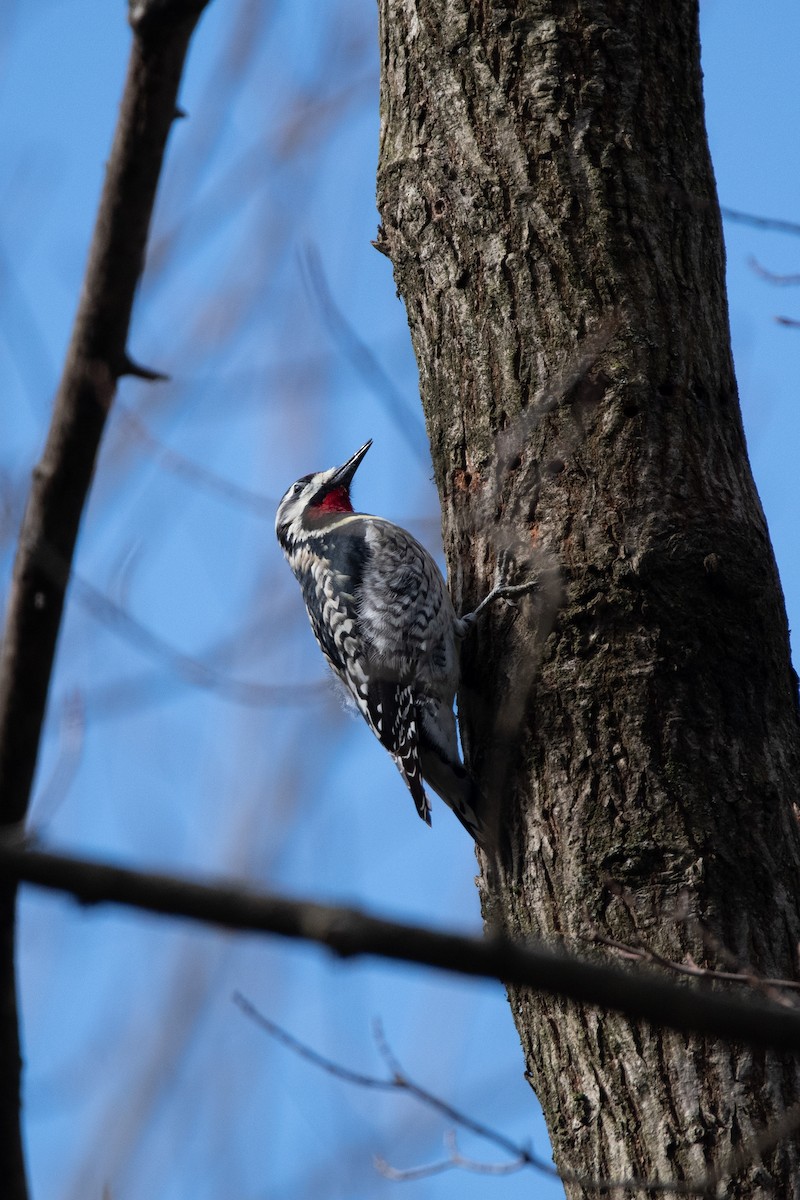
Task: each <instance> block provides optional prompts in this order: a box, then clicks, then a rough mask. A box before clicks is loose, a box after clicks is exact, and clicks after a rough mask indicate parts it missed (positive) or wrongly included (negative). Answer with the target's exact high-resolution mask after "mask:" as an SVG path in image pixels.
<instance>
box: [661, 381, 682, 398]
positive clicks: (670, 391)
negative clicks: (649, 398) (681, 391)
mask: <svg viewBox="0 0 800 1200" xmlns="http://www.w3.org/2000/svg"><path fill="white" fill-rule="evenodd" d="M677 390H678V388H677V386H676V385H675V384H674V383H662V384H661V385H660V387H659V388H658V394H659V396H664V397H665V398H667V399H669V397H670V396H674V395H675V393H676V392H677Z"/></svg>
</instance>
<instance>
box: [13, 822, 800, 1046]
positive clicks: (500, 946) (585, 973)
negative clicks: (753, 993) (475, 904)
mask: <svg viewBox="0 0 800 1200" xmlns="http://www.w3.org/2000/svg"><path fill="white" fill-rule="evenodd" d="M0 872H2V873H4V875H5V880H6V882H9V881H11V880H20V881H22V880H24V881H27V882H28V883H33V884H35V885H37V886H38V887H43V888H48V889H50V890H54V891H60V892H67V893H68V894H70V895H72V896H75V897H76V898H77V899H78V900H80V901H81V903H83V904H122V905H125V906H127V907H129V908H137V909H142V910H144V911H147V912H152V913H160V914H162V915H165V916H172V917H183V918H185V919H188V920H191V921H199V922H201V923H203V924H208V925H218V926H220V927H222V928H225V929H239V930H246V931H249V932H260V933H270V934H275V935H277V936H279V937H285V938H290V939H293V940H301V941H310V942H316V943H317V944H318V945H321V946H326V947H327V948H328V949H329V950H331V951H333V953H335V954H337V955H339V956H340V957H342V958H352V957H356V956H359V955H367V956H375V957H379V958H388V959H393V960H395V961H398V962H410V963H416V964H418V965H420V966H427V967H435V968H436V969H438V970H443V971H452V972H454V973H456V974H459V975H466V976H470V977H472V978H476V979H498V980H500V981H502V982H503V983H506V984H515V985H517V986H522V987H530V988H534V989H535V990H536V991H540V992H545V993H547V994H549V995H556V996H561V997H562V998H563V999H565V1000H571V1001H574V1002H576V1003H579V1004H589V1005H594V1006H597V1007H599V1008H607V1009H611V1010H613V1011H615V1012H621V1013H624V1014H625V1015H626V1016H628V1017H629V1018H630V1019H631V1020H635V1021H639V1020H643V1021H649V1022H652V1023H653V1024H656V1025H658V1026H660V1027H663V1028H667V1029H675V1030H679V1031H680V1032H683V1033H698V1034H703V1035H706V1036H708V1037H712V1038H718V1039H720V1040H722V1041H741V1042H744V1043H746V1044H748V1045H751V1046H764V1047H771V1048H772V1049H774V1050H780V1051H783V1052H785V1053H792V1054H798V1053H800V1013H797V1012H795V1011H794V1010H793V1009H785V1008H781V1007H780V1006H778V1005H774V1004H765V1003H763V1002H760V1003H753V1002H752V1001H750V1002H748V1003H745V1002H743V1001H742V1000H740V999H738V998H737V999H734V998H732V997H730V996H727V995H723V994H720V993H718V992H712V993H706V992H703V991H700V990H698V989H696V988H690V987H685V986H684V987H681V986H676V985H674V984H672V983H667V982H665V981H664V980H663V979H660V978H657V977H654V976H652V975H650V974H645V973H644V972H634V971H628V970H623V969H621V968H619V967H616V966H610V965H606V964H603V965H600V964H598V963H592V962H586V961H583V960H581V959H579V958H576V957H574V956H571V955H567V954H564V953H559V952H557V951H554V950H551V949H549V948H545V947H543V946H541V945H539V944H538V943H536V942H533V941H525V942H512V941H509V940H508V939H506V938H503V937H489V938H483V937H475V936H470V935H468V934H456V933H441V932H439V931H436V930H432V929H426V928H424V927H422V926H419V925H409V924H405V923H401V922H398V921H389V920H384V919H382V918H380V917H374V916H371V915H370V914H368V913H365V912H362V911H360V910H358V909H354V908H345V907H340V906H337V905H331V904H318V903H316V902H314V901H310V900H289V899H286V898H285V897H283V896H278V895H272V894H270V893H267V892H259V891H255V890H254V889H251V888H247V887H242V886H241V885H239V884H235V883H230V882H224V881H223V882H217V883H208V882H204V881H200V880H198V879H194V878H190V877H186V876H173V875H164V874H157V873H153V872H146V871H136V870H132V869H131V868H126V867H115V866H110V865H107V864H105V863H99V862H92V861H90V860H87V859H80V858H74V857H70V856H68V855H64V854H55V853H52V852H48V851H44V850H37V849H30V848H29V847H28V846H27V845H26V843H25V842H24V841H23V840H21V839H19V838H16V839H8V838H6V839H4V840H3V839H0ZM0 878H2V875H0Z"/></svg>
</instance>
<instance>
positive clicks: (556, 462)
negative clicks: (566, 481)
mask: <svg viewBox="0 0 800 1200" xmlns="http://www.w3.org/2000/svg"><path fill="white" fill-rule="evenodd" d="M546 470H547V474H548V475H550V476H551V477H555V476H556V475H560V474H561V472H562V471H563V470H564V463H563V462H562V460H561V459H560V458H554V459H552V461H551V462H549V463H548V464H547V467H546Z"/></svg>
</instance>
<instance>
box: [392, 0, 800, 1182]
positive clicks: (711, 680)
mask: <svg viewBox="0 0 800 1200" xmlns="http://www.w3.org/2000/svg"><path fill="white" fill-rule="evenodd" d="M380 9H381V41H382V67H383V73H382V91H381V102H382V124H381V149H380V165H379V176H378V195H379V206H380V211H381V215H382V220H383V226H382V229H381V230H380V232H379V242H378V246H379V248H380V249H382V250H384V251H385V252H386V253H387V254H389V256H390V257H391V259H392V261H393V264H394V270H395V278H396V281H397V285H398V288H399V290H400V293H401V294H402V296H403V297H404V299H405V302H406V305H407V309H408V315H409V324H410V326H411V335H412V340H413V343H414V348H415V351H416V355H417V360H418V363H419V371H420V383H421V392H422V401H423V405H424V408H425V414H426V419H427V423H428V432H429V435H430V441H431V447H432V453H433V461H434V468H435V473H436V481H437V485H438V488H439V493H440V496H441V500H442V508H443V514H444V539H445V549H446V554H447V559H448V563H449V566H450V576H451V585H452V587H453V592H454V596H455V599H456V601H457V605H458V603H460V604H461V606H462V609H466V608H468V607H470V606H472V605H473V604H474V602H475V601H476V600H477V599H479V598H480V597H481V596H482V595H483V594H485V592H486V591H487V590H488V587H489V586H490V584H491V583H492V582H493V578H494V574H495V571H496V569H497V568H498V567H499V568H500V569H501V570H502V571H503V572H504V573H505V574H506V575H507V576H508V577H509V578H510V579H511V581H519V580H520V579H523V578H525V577H526V576H527V575H529V574H531V573H533V574H535V575H536V576H537V577H538V578H539V579H540V581H541V584H542V586H541V588H540V591H539V592H538V594H537V595H536V596H535V597H533V598H532V599H531V600H527V601H524V602H523V603H522V604H521V605H520V607H519V609H518V611H517V612H516V613H514V612H513V611H512V610H511V609H509V608H508V607H507V606H506V607H504V606H502V605H498V606H496V607H495V609H494V610H493V611H492V612H491V613H490V615H489V617H487V619H486V620H485V621H484V622H483V623H482V624H481V625H480V627H479V629H478V631H477V634H476V635H475V637H474V639H473V641H472V642H471V643H470V644H469V645H468V647H467V650H466V653H465V662H464V688H463V690H462V694H461V697H460V705H461V716H462V727H463V733H464V740H465V745H466V748H467V751H468V753H469V757H470V759H471V762H472V766H473V769H474V770H475V771H476V773H477V775H478V777H479V779H480V781H481V784H482V786H483V788H484V791H485V794H486V796H487V798H488V801H489V802H491V806H492V812H493V814H494V816H495V819H496V823H497V829H498V845H499V848H498V852H497V856H496V859H495V860H494V861H492V862H488V861H486V860H484V861H483V872H482V878H481V893H482V900H483V908H484V916H485V918H486V920H487V922H488V923H491V924H492V925H494V926H499V927H501V928H505V929H507V930H508V931H509V932H510V933H512V934H514V935H529V934H533V935H535V936H536V937H540V938H544V939H546V940H549V941H556V942H557V943H558V944H561V945H564V946H565V947H566V948H567V949H570V950H578V951H580V952H583V953H590V952H591V953H595V954H600V953H608V951H605V950H602V949H601V947H600V943H599V937H598V935H599V936H601V937H607V938H614V939H617V940H620V941H623V942H626V943H632V942H635V941H636V940H637V939H641V941H642V942H643V943H645V944H646V945H647V946H649V947H651V948H652V949H653V950H655V951H657V952H658V953H659V954H662V955H665V956H666V957H668V958H670V959H677V960H684V959H686V957H687V955H692V956H693V957H694V959H695V960H697V961H698V962H702V963H704V964H707V965H709V966H714V967H718V968H730V965H731V960H736V961H737V962H738V963H740V964H742V965H744V966H745V967H746V968H752V969H753V970H754V971H757V972H758V973H760V974H764V975H770V976H781V977H785V976H788V977H792V978H794V977H795V975H796V971H797V963H796V961H795V951H796V947H797V946H798V942H800V906H799V905H798V887H797V880H798V878H800V840H799V839H798V832H797V827H796V821H795V816H794V812H793V802H794V801H795V797H796V794H797V784H796V781H797V780H798V779H800V735H799V730H798V711H797V698H796V686H795V677H794V675H793V672H792V668H791V664H790V658H789V645H788V631H787V626H786V617H785V612H784V606H783V598H782V595H781V589H780V584H779V580H778V576H777V572H776V568H775V563H774V560H773V556H772V551H771V547H770V543H769V538H768V534H767V529H766V525H765V520H764V516H763V513H762V510H761V506H760V504H759V500H758V496H757V493H756V491H755V486H754V483H753V480H752V476H751V473H750V467H749V464H748V460H747V451H746V447H745V440H744V434H743V430H742V424H741V417H740V412H739V406H738V398H737V392H736V383H735V379H734V373H733V366H732V362H731V354H730V347H729V334H728V322H727V309H726V301H725V292H724V253H723V246H722V233H721V226H720V217H719V210H718V205H717V198H716V192H715V186H714V179H713V175H712V171H711V165H710V161H709V155H708V148H707V144H706V136H705V131H704V125H703V103H702V91H701V73H700V65H699V40H698V29H697V5H696V3H695V0H673V3H665V4H658V5H653V4H650V3H647V2H646V0H631V2H630V3H628V4H620V3H614V2H613V0H585V2H583V3H581V4H580V5H577V4H573V5H562V4H558V3H555V2H554V0H544V2H541V3H534V2H530V3H529V4H528V5H527V6H524V5H521V4H520V5H512V4H500V3H498V4H495V5H490V4H488V3H485V2H482V3H471V2H470V0H448V3H446V4H444V5H443V4H441V2H440V0H418V2H417V3H416V4H408V3H401V2H400V0H381V2H380ZM695 986H696V985H695ZM510 1000H511V1004H512V1009H513V1013H514V1019H515V1020H516V1022H517V1026H518V1029H519V1033H520V1037H521V1040H522V1044H523V1047H524V1050H525V1055H526V1060H527V1072H528V1077H529V1079H530V1081H531V1083H532V1085H533V1087H534V1088H535V1090H536V1092H537V1094H538V1096H539V1099H540V1101H541V1103H542V1105H543V1108H544V1111H545V1116H546V1118H547V1120H548V1124H549V1127H550V1132H551V1136H552V1140H553V1146H554V1151H555V1157H556V1161H557V1164H558V1166H559V1168H560V1169H561V1170H562V1172H570V1171H571V1172H576V1173H579V1174H581V1175H583V1176H590V1177H593V1178H597V1177H599V1176H605V1177H621V1176H631V1175H635V1176H638V1177H645V1178H648V1179H653V1178H660V1179H686V1178H697V1177H699V1176H702V1175H703V1174H704V1173H705V1172H706V1171H708V1170H709V1169H717V1170H721V1171H723V1172H725V1171H726V1167H729V1166H730V1156H731V1154H733V1153H735V1152H737V1150H740V1149H741V1147H742V1146H743V1144H745V1143H747V1142H748V1140H749V1139H750V1138H752V1137H753V1136H754V1135H756V1134H757V1133H758V1132H760V1131H761V1130H762V1129H763V1128H764V1127H766V1126H769V1125H770V1123H772V1122H774V1121H775V1119H776V1118H777V1117H778V1116H779V1115H780V1114H781V1113H782V1112H783V1111H784V1110H785V1108H786V1106H787V1105H788V1104H790V1103H792V1102H794V1101H796V1100H797V1099H798V1097H800V1087H799V1086H798V1083H799V1080H798V1070H797V1064H796V1063H795V1062H794V1061H793V1060H792V1061H780V1060H779V1059H777V1058H776V1057H774V1056H770V1055H761V1054H755V1053H753V1052H751V1051H743V1050H740V1049H738V1048H736V1047H731V1046H729V1045H720V1044H717V1043H713V1042H709V1041H703V1040H694V1041H687V1040H686V1039H684V1038H680V1037H678V1036H674V1035H672V1034H668V1033H665V1032H663V1031H660V1030H658V1029H653V1028H650V1027H645V1026H636V1025H632V1024H631V1023H630V1022H627V1021H625V1020H624V1019H622V1018H620V1017H617V1016H614V1015H608V1014H603V1013H598V1012H596V1011H594V1010H586V1009H581V1008H578V1007H576V1006H572V1005H567V1004H560V1003H557V1002H553V1001H550V1000H547V999H544V998H542V997H541V996H538V995H532V994H530V993H528V992H523V991H516V992H512V993H511V995H510ZM799 1155H800V1147H799V1146H798V1142H797V1140H796V1139H789V1140H787V1141H784V1142H783V1143H782V1144H781V1145H779V1146H778V1147H777V1148H775V1149H771V1150H769V1151H765V1152H764V1154H763V1161H757V1162H755V1163H751V1164H750V1165H749V1166H748V1167H746V1168H745V1169H744V1170H741V1171H740V1172H739V1174H738V1176H737V1177H736V1178H735V1179H734V1180H732V1181H731V1182H730V1184H729V1185H728V1188H727V1190H726V1192H725V1194H726V1195H728V1196H730V1197H742V1198H744V1197H747V1198H748V1200H752V1198H753V1197H761V1196H762V1195H763V1196H767V1195H770V1196H773V1195H780V1196H786V1197H789V1196H797V1195H800V1171H799V1170H798V1157H799ZM773 1189H774V1190H773ZM567 1194H568V1195H569V1196H570V1197H579V1196H583V1195H589V1194H590V1190H589V1189H587V1188H584V1187H582V1186H579V1185H578V1184H575V1183H572V1184H568V1185H567ZM638 1194H644V1193H643V1192H640V1193H638Z"/></svg>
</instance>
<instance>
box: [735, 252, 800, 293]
mask: <svg viewBox="0 0 800 1200" xmlns="http://www.w3.org/2000/svg"><path fill="white" fill-rule="evenodd" d="M747 265H748V266H749V267H750V269H751V271H754V272H755V274H756V275H758V276H760V278H761V279H765V280H766V281H767V283H775V284H778V285H779V286H780V287H797V285H798V284H800V275H797V274H794V275H780V274H777V273H776V272H775V271H769V270H768V269H767V268H766V267H762V265H761V263H760V262H759V261H758V259H757V258H753V257H752V256H751V257H750V258H748V260H747Z"/></svg>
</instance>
